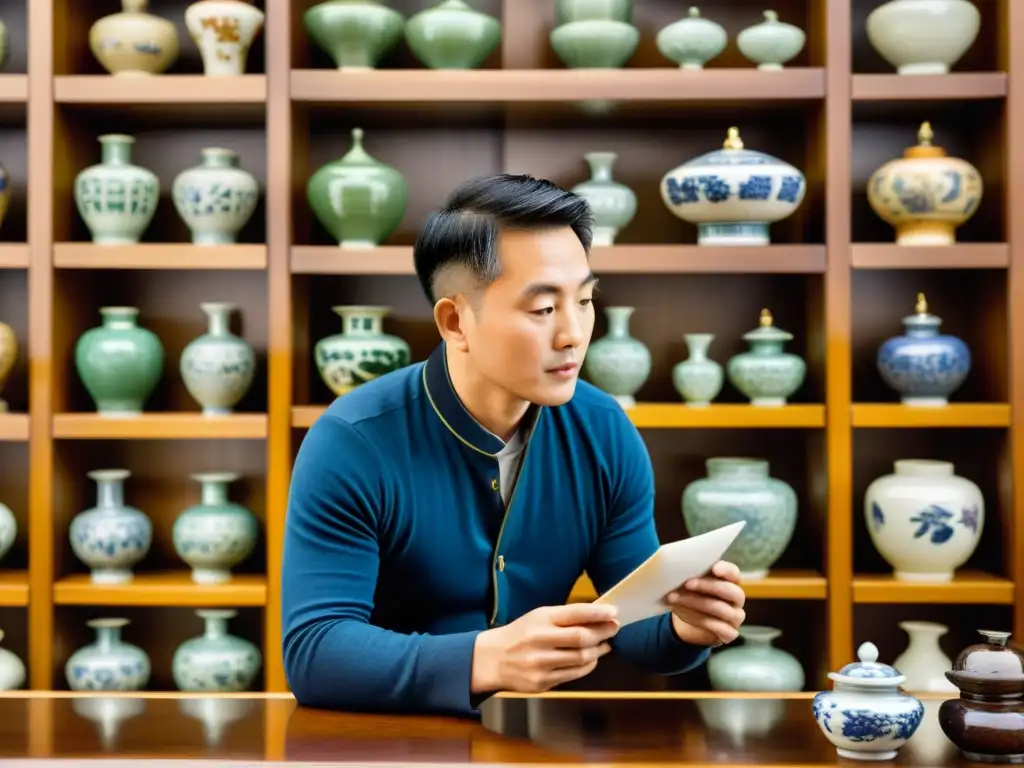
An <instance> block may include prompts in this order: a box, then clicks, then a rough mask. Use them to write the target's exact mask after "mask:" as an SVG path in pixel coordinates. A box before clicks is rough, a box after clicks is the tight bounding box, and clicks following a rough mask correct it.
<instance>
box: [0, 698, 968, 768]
mask: <svg viewBox="0 0 1024 768" xmlns="http://www.w3.org/2000/svg"><path fill="white" fill-rule="evenodd" d="M593 696H594V695H593V694H590V695H589V696H582V695H577V694H568V693H566V694H547V695H544V696H540V697H525V696H523V697H521V696H498V697H495V698H493V699H491V700H489V701H488V702H486V703H485V705H484V707H483V709H482V718H481V720H480V721H476V720H464V719H456V718H445V717H413V716H382V715H356V714H347V713H338V712H330V711H323V710H313V709H307V708H304V707H299V706H297V704H296V702H295V700H294V699H293V698H292V697H291V696H289V695H287V694H284V695H273V694H269V695H268V694H254V695H251V696H250V695H238V696H236V695H222V696H209V697H204V696H195V695H174V694H111V695H96V694H91V695H75V694H63V695H62V694H56V695H54V694H44V693H27V694H23V695H18V694H14V695H0V760H7V759H14V758H37V759H40V760H41V763H45V762H46V760H54V759H61V760H64V759H68V760H69V759H84V758H108V759H109V758H137V759H163V760H167V759H170V760H182V761H185V760H219V761H245V762H256V761H274V762H277V761H287V762H289V763H304V762H305V763H312V762H325V761H328V762H330V763H332V764H339V763H360V764H366V763H375V764H385V763H391V764H396V763H398V764H412V763H436V762H444V763H449V764H450V763H458V764H462V763H517V764H528V763H544V764H552V763H584V762H585V763H597V764H607V765H611V764H614V765H621V766H626V765H643V764H648V765H650V764H668V763H671V764H673V765H711V764H714V765H717V766H729V765H736V766H738V765H772V766H824V765H834V764H837V763H841V762H846V761H844V760H839V759H838V758H837V756H836V753H835V749H834V748H833V747H832V746H831V745H830V744H829V743H828V742H827V741H826V740H825V738H824V737H823V736H822V734H821V733H820V732H819V730H818V727H817V725H816V724H815V722H814V720H813V718H812V716H811V698H812V696H813V694H812V693H806V694H791V695H789V696H786V697H784V698H776V697H773V696H769V695H757V694H748V695H741V694H678V693H665V694H657V693H644V694H622V695H605V696H599V697H598V698H594V697H593ZM944 698H945V697H943V696H937V695H929V696H923V697H922V701H923V702H924V705H925V719H924V722H923V723H922V724H921V727H920V729H919V730H918V732H917V734H915V736H914V737H913V738H912V739H911V740H910V742H909V743H908V744H907V745H906V746H905V747H904V748H903V749H902V750H901V753H900V756H899V757H898V758H897V762H899V763H900V764H903V765H919V766H931V767H932V768H941V766H951V765H961V764H967V763H966V761H964V760H963V759H962V758H961V757H960V756H959V755H958V753H957V750H956V748H955V747H954V746H953V745H952V744H951V743H950V742H949V741H948V739H946V737H945V735H944V734H943V733H942V731H941V730H940V729H939V726H938V720H937V712H938V708H939V705H940V704H941V703H942V701H943V700H944Z"/></svg>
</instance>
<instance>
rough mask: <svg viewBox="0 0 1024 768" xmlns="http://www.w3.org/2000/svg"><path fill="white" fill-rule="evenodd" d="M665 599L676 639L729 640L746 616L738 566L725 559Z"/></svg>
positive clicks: (714, 643)
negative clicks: (669, 610)
mask: <svg viewBox="0 0 1024 768" xmlns="http://www.w3.org/2000/svg"><path fill="white" fill-rule="evenodd" d="M665 602H666V603H667V604H668V605H669V607H670V608H671V609H672V627H673V628H674V629H675V631H676V634H677V635H678V636H679V639H680V640H682V641H683V642H685V643H692V644H694V645H708V646H718V645H723V644H726V643H731V642H732V641H733V640H735V639H736V638H737V637H738V636H739V632H738V630H739V627H740V625H741V624H742V623H743V621H744V620H745V619H746V618H747V614H746V613H745V612H744V610H743V604H744V603H745V602H746V595H745V594H744V592H743V587H741V586H740V569H739V568H737V567H736V566H735V565H734V564H733V563H729V562H726V561H725V560H719V561H718V562H717V563H715V564H714V565H713V566H712V567H711V570H710V571H709V572H708V574H707V575H706V576H700V577H698V578H695V579H690V580H689V581H687V582H685V583H684V584H683V585H682V586H681V587H679V589H676V590H674V591H672V592H669V593H668V595H666V596H665Z"/></svg>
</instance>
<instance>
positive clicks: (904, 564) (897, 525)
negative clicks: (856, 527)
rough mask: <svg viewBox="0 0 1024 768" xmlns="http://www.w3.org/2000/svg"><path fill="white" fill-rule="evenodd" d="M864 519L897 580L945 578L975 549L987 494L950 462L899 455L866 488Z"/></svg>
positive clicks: (951, 574)
mask: <svg viewBox="0 0 1024 768" xmlns="http://www.w3.org/2000/svg"><path fill="white" fill-rule="evenodd" d="M864 518H865V523H866V524H867V528H868V532H869V533H870V535H871V543H872V544H874V546H875V549H876V550H878V553H879V554H880V555H881V556H882V557H884V558H885V560H886V562H888V563H889V565H891V566H892V568H893V570H894V572H895V573H894V576H895V577H896V578H897V579H902V580H904V581H926V582H948V581H951V580H952V579H953V573H954V571H955V570H956V569H957V568H959V567H960V566H962V565H963V564H964V563H966V562H967V560H968V559H969V558H970V557H971V555H973V554H974V550H976V549H977V548H978V543H979V542H980V541H981V534H982V531H983V529H984V527H985V498H984V496H982V494H981V489H980V488H978V486H977V485H976V484H975V483H973V482H972V481H970V480H968V479H967V478H965V477H959V476H958V475H956V474H954V466H953V464H952V462H949V461H934V460H931V459H899V460H897V461H896V462H894V465H893V474H890V475H883V476H882V477H878V478H876V479H875V480H874V481H873V482H872V483H871V484H870V485H869V486H868V488H867V491H866V492H865V494H864Z"/></svg>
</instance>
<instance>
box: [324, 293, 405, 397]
mask: <svg viewBox="0 0 1024 768" xmlns="http://www.w3.org/2000/svg"><path fill="white" fill-rule="evenodd" d="M331 309H332V311H333V312H334V313H335V314H336V315H338V316H339V317H340V318H341V333H335V334H332V335H331V336H327V337H325V338H323V339H320V341H318V342H317V343H316V346H315V347H314V348H313V356H314V359H315V361H316V368H317V370H318V371H319V372H320V378H321V379H323V381H324V383H325V384H326V385H327V386H328V387H330V389H331V392H333V393H334V394H335V395H338V396H340V395H344V394H345V393H347V392H351V391H352V390H353V389H355V388H356V387H358V386H359V385H360V384H365V383H366V382H368V381H371V380H373V379H376V378H379V377H381V376H383V375H384V374H386V373H391V372H392V371H397V370H398V369H399V368H404V367H405V366H407V365H408V364H409V360H410V357H411V352H410V349H409V345H408V344H407V343H406V342H405V340H404V339H400V338H399V337H398V336H393V335H391V334H388V333H384V330H383V328H384V318H385V317H386V316H387V315H388V313H390V312H391V309H390V307H361V306H354V307H345V306H342V307H331Z"/></svg>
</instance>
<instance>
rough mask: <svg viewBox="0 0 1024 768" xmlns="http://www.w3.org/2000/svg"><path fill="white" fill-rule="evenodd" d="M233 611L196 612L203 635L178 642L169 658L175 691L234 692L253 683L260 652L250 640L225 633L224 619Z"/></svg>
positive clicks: (258, 664) (259, 664)
mask: <svg viewBox="0 0 1024 768" xmlns="http://www.w3.org/2000/svg"><path fill="white" fill-rule="evenodd" d="M237 614H238V612H237V611H234V610H230V609H212V608H206V609H200V610H198V611H196V615H197V616H198V617H199V618H201V619H202V620H203V623H204V625H205V626H204V628H203V634H202V635H200V636H199V637H193V638H190V639H188V640H186V641H185V642H183V643H182V644H181V645H179V646H178V648H177V650H175V652H174V657H173V658H172V659H171V675H172V676H173V677H174V684H175V685H176V686H178V690H180V691H185V692H195V691H216V692H218V693H237V692H239V691H247V690H248V689H249V687H250V686H251V685H252V684H253V681H254V680H255V679H256V675H257V674H258V673H259V671H260V666H261V665H262V663H263V655H262V654H261V653H260V649H259V648H257V647H256V646H255V645H254V644H253V643H251V642H249V641H248V640H246V639H244V638H241V637H237V636H236V635H232V634H230V633H229V632H228V620H229V619H233V618H234V617H235V616H236V615H237Z"/></svg>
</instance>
